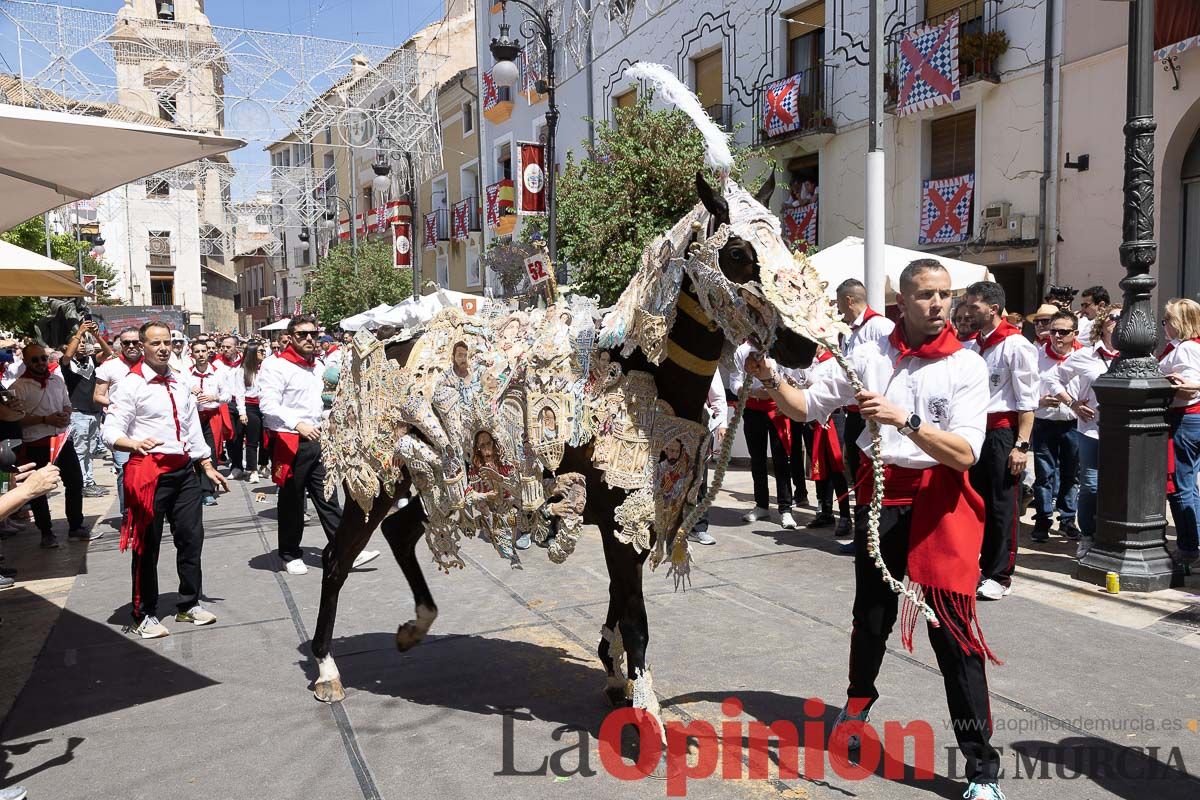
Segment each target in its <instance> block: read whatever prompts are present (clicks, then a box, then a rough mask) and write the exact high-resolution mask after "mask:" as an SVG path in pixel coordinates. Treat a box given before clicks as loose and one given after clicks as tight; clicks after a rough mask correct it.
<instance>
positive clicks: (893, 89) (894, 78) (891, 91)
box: [883, 58, 900, 105]
mask: <svg viewBox="0 0 1200 800" xmlns="http://www.w3.org/2000/svg"><path fill="white" fill-rule="evenodd" d="M899 66H900V61H899V59H896V58H893V59H892V60H891V61H889V62H887V70H886V71H885V72H884V73H883V91H884V96H885V97H886V98H887V102H888V105H895V104H896V103H897V101H898V100H899V99H900V76H899V75H897V74H896V70H897V69H898V68H899Z"/></svg>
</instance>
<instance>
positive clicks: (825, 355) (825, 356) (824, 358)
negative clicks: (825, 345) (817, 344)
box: [817, 350, 833, 364]
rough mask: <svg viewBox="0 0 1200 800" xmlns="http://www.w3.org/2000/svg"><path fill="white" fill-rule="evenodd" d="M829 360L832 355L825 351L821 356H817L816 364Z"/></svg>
mask: <svg viewBox="0 0 1200 800" xmlns="http://www.w3.org/2000/svg"><path fill="white" fill-rule="evenodd" d="M831 358H833V353H831V352H829V351H828V350H826V351H825V352H824V353H821V355H819V356H817V363H818V364H820V363H822V362H825V361H828V360H829V359H831Z"/></svg>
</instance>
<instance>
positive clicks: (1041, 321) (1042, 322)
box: [1033, 319, 1050, 325]
mask: <svg viewBox="0 0 1200 800" xmlns="http://www.w3.org/2000/svg"><path fill="white" fill-rule="evenodd" d="M1033 324H1034V325H1049V324H1050V320H1048V319H1035V320H1034V321H1033Z"/></svg>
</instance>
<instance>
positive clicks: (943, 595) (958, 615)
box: [900, 587, 1004, 666]
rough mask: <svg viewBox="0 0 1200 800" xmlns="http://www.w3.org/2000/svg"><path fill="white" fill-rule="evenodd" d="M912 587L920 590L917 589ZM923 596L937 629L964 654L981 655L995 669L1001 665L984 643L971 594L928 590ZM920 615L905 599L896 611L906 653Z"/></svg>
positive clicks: (912, 604)
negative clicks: (948, 636)
mask: <svg viewBox="0 0 1200 800" xmlns="http://www.w3.org/2000/svg"><path fill="white" fill-rule="evenodd" d="M913 588H917V590H918V591H921V588H920V587H913ZM924 597H925V600H926V601H927V602H928V603H929V606H930V608H932V609H933V613H934V614H936V615H937V618H938V625H939V627H941V628H944V629H945V630H946V631H947V632H948V633H949V634H950V635H951V636H952V637H953V638H954V641H956V642H958V646H959V647H961V648H962V649H963V652H964V653H971V654H975V655H980V656H983V657H984V658H986V659H987V660H988V661H990V662H992V663H993V664H995V665H997V666H1000V665H1002V664H1003V663H1004V662H1003V661H1001V660H1000V659H999V658H997V657H996V654H995V653H993V652H992V650H991V648H990V647H988V644H987V640H986V639H984V638H983V628H981V627H980V625H979V614H978V609H977V608H976V604H975V597H974V595H963V594H958V593H956V592H950V591H946V590H945V589H929V590H928V591H926V592H925V593H924ZM921 616H922V614H921V609H920V606H918V605H917V604H916V603H914V602H913V601H912V599H911V598H910V597H907V596H905V598H904V605H903V606H902V608H901V610H900V641H901V642H902V643H903V644H904V646H905V647H906V648H907V649H908V651H909V652H910V653H911V652H912V649H913V633H914V632H915V631H916V628H917V622H919V621H920V619H921ZM960 620H961V624H960V623H959V621H960Z"/></svg>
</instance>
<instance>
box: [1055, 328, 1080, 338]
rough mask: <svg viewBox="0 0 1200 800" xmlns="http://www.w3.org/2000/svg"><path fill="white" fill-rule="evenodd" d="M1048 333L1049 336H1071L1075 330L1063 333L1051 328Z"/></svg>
mask: <svg viewBox="0 0 1200 800" xmlns="http://www.w3.org/2000/svg"><path fill="white" fill-rule="evenodd" d="M1049 333H1050V335H1051V336H1071V335H1073V334H1074V333H1075V329H1074V328H1071V330H1069V331H1064V330H1056V329H1054V328H1051V329H1050V331H1049Z"/></svg>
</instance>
